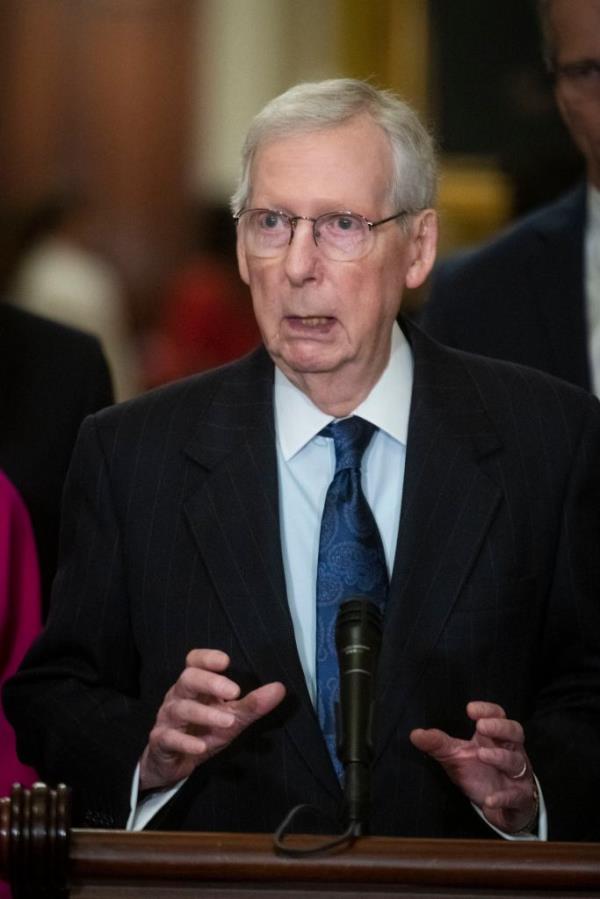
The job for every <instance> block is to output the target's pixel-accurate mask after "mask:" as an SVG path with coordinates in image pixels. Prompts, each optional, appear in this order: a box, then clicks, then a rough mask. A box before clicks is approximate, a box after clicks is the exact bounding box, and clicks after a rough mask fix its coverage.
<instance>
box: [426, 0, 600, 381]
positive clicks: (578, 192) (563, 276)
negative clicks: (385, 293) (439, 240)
mask: <svg viewBox="0 0 600 899" xmlns="http://www.w3.org/2000/svg"><path fill="white" fill-rule="evenodd" d="M538 9H539V15H540V23H541V29H542V33H543V38H544V55H545V60H546V64H547V67H548V72H549V74H550V76H551V78H552V82H553V86H554V96H555V99H556V103H557V106H558V109H559V110H560V113H561V115H562V118H563V120H564V122H565V124H566V126H567V128H568V129H569V132H570V134H571V137H572V139H573V141H574V143H575V144H576V146H577V148H578V149H579V151H580V152H581V154H582V155H583V157H584V160H585V166H586V178H585V181H584V182H583V183H580V184H578V185H577V186H575V187H574V188H573V189H571V190H570V191H568V192H567V193H565V194H562V195H561V196H560V197H559V198H558V199H557V200H555V201H554V202H552V203H551V204H549V205H546V206H544V207H543V208H541V209H537V210H535V211H534V212H533V213H531V214H529V215H528V216H527V217H525V218H523V219H521V220H519V221H518V222H517V223H516V224H515V225H514V226H513V227H512V228H511V229H510V230H508V231H507V232H505V233H503V234H502V235H501V236H499V237H498V238H496V239H495V240H493V241H491V242H489V243H487V244H486V245H484V246H483V247H481V248H479V249H476V250H474V251H472V252H469V253H467V254H465V255H459V256H457V257H454V258H450V259H448V260H446V261H444V262H442V263H440V264H439V265H438V267H437V268H436V270H435V271H434V275H433V280H432V286H431V293H430V297H429V300H428V302H427V304H426V305H425V307H424V309H423V312H422V315H421V323H422V324H423V326H424V327H425V329H426V330H427V331H428V332H429V333H430V334H432V335H433V336H435V337H437V338H438V339H440V340H441V341H442V342H445V343H448V344H450V345H451V346H455V347H459V348H461V349H466V350H471V351H474V352H478V353H482V354H484V355H488V356H497V357H500V358H505V359H509V360H511V361H514V362H520V363H523V364H526V365H531V366H534V367H536V368H540V369H543V370H545V371H548V372H550V373H552V374H555V375H557V376H559V377H561V378H564V379H566V380H568V381H572V382H573V383H574V384H578V385H580V386H582V387H584V388H586V389H588V390H593V391H594V392H595V393H596V394H599V395H600V0H539V2H538Z"/></svg>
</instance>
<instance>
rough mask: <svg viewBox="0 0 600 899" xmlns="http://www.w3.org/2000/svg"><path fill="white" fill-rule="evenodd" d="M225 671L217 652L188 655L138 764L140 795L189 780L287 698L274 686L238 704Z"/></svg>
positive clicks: (260, 689) (280, 687)
mask: <svg viewBox="0 0 600 899" xmlns="http://www.w3.org/2000/svg"><path fill="white" fill-rule="evenodd" d="M228 666H229V656H228V655H227V654H226V653H224V652H221V651H220V650H218V649H193V650H192V651H191V652H190V653H189V654H188V656H187V658H186V667H185V669H184V670H183V672H182V673H181V675H180V677H179V678H178V680H177V682H176V683H175V684H174V686H172V687H171V689H170V690H169V691H168V692H167V694H166V695H165V698H164V700H163V703H162V705H161V707H160V709H159V710H158V714H157V716H156V722H155V724H154V727H153V728H152V731H151V732H150V736H149V738H148V744H147V746H146V748H145V750H144V752H143V754H142V757H141V759H140V789H141V790H161V789H165V788H167V787H171V786H173V784H175V783H177V781H179V780H183V779H184V778H186V777H189V775H190V774H191V773H192V771H193V770H194V769H195V768H196V767H197V766H198V765H200V764H201V763H202V762H205V761H206V760H207V759H209V758H211V756H213V755H215V754H216V753H217V752H220V751H221V750H222V749H224V748H225V747H226V746H228V745H229V744H230V743H231V742H232V740H234V739H235V738H236V737H237V736H238V734H240V733H241V732H242V731H243V730H245V729H246V728H247V727H248V726H249V725H250V724H252V723H253V722H254V721H256V720H257V719H258V718H262V716H263V715H267V714H268V713H269V712H270V711H272V710H273V709H274V708H275V707H276V706H277V705H279V703H280V702H281V700H282V699H283V697H284V696H285V687H284V686H283V684H281V683H279V682H276V681H275V682H273V683H270V684H265V685H264V686H262V687H258V688H257V689H256V690H253V691H252V692H251V693H248V694H247V695H246V696H244V698H243V699H239V698H238V697H239V695H240V688H239V687H238V685H237V684H236V683H234V681H232V680H229V678H227V677H224V675H223V674H222V673H221V672H223V671H226V669H227V668H228Z"/></svg>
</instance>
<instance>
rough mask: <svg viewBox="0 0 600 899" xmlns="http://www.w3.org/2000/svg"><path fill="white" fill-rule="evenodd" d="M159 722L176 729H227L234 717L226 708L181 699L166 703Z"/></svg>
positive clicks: (233, 721)
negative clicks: (190, 727)
mask: <svg viewBox="0 0 600 899" xmlns="http://www.w3.org/2000/svg"><path fill="white" fill-rule="evenodd" d="M160 721H161V724H165V725H168V726H171V727H178V728H184V727H187V726H188V725H194V726H195V727H206V728H210V727H218V728H228V727H231V726H232V725H233V724H234V723H235V715H234V714H232V712H231V711H229V710H228V709H227V708H226V707H220V706H213V705H206V704H205V703H201V702H195V701H194V700H192V699H182V700H180V701H178V702H170V703H168V704H167V705H166V706H165V707H164V715H161V717H160Z"/></svg>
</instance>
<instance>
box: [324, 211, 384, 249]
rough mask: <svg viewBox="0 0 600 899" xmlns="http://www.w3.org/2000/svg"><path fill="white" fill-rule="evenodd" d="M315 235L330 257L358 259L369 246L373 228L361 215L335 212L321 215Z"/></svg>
mask: <svg viewBox="0 0 600 899" xmlns="http://www.w3.org/2000/svg"><path fill="white" fill-rule="evenodd" d="M315 236H316V238H317V241H318V243H319V246H320V248H321V250H322V251H323V253H324V254H325V255H326V256H328V257H329V258H330V259H336V260H344V259H358V258H359V257H360V256H362V255H363V254H364V253H366V252H367V250H368V248H369V243H370V240H371V230H370V228H369V226H368V224H367V223H366V221H365V220H364V219H362V218H360V216H357V215H350V214H349V213H340V212H337V213H336V212H334V213H328V214H327V215H321V216H319V218H318V219H317V220H316V222H315Z"/></svg>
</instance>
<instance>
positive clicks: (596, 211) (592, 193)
mask: <svg viewBox="0 0 600 899" xmlns="http://www.w3.org/2000/svg"><path fill="white" fill-rule="evenodd" d="M587 220H588V227H590V226H591V227H592V228H593V229H594V231H595V232H599V231H600V190H597V189H596V188H595V187H593V186H592V185H591V184H588V189H587Z"/></svg>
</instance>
